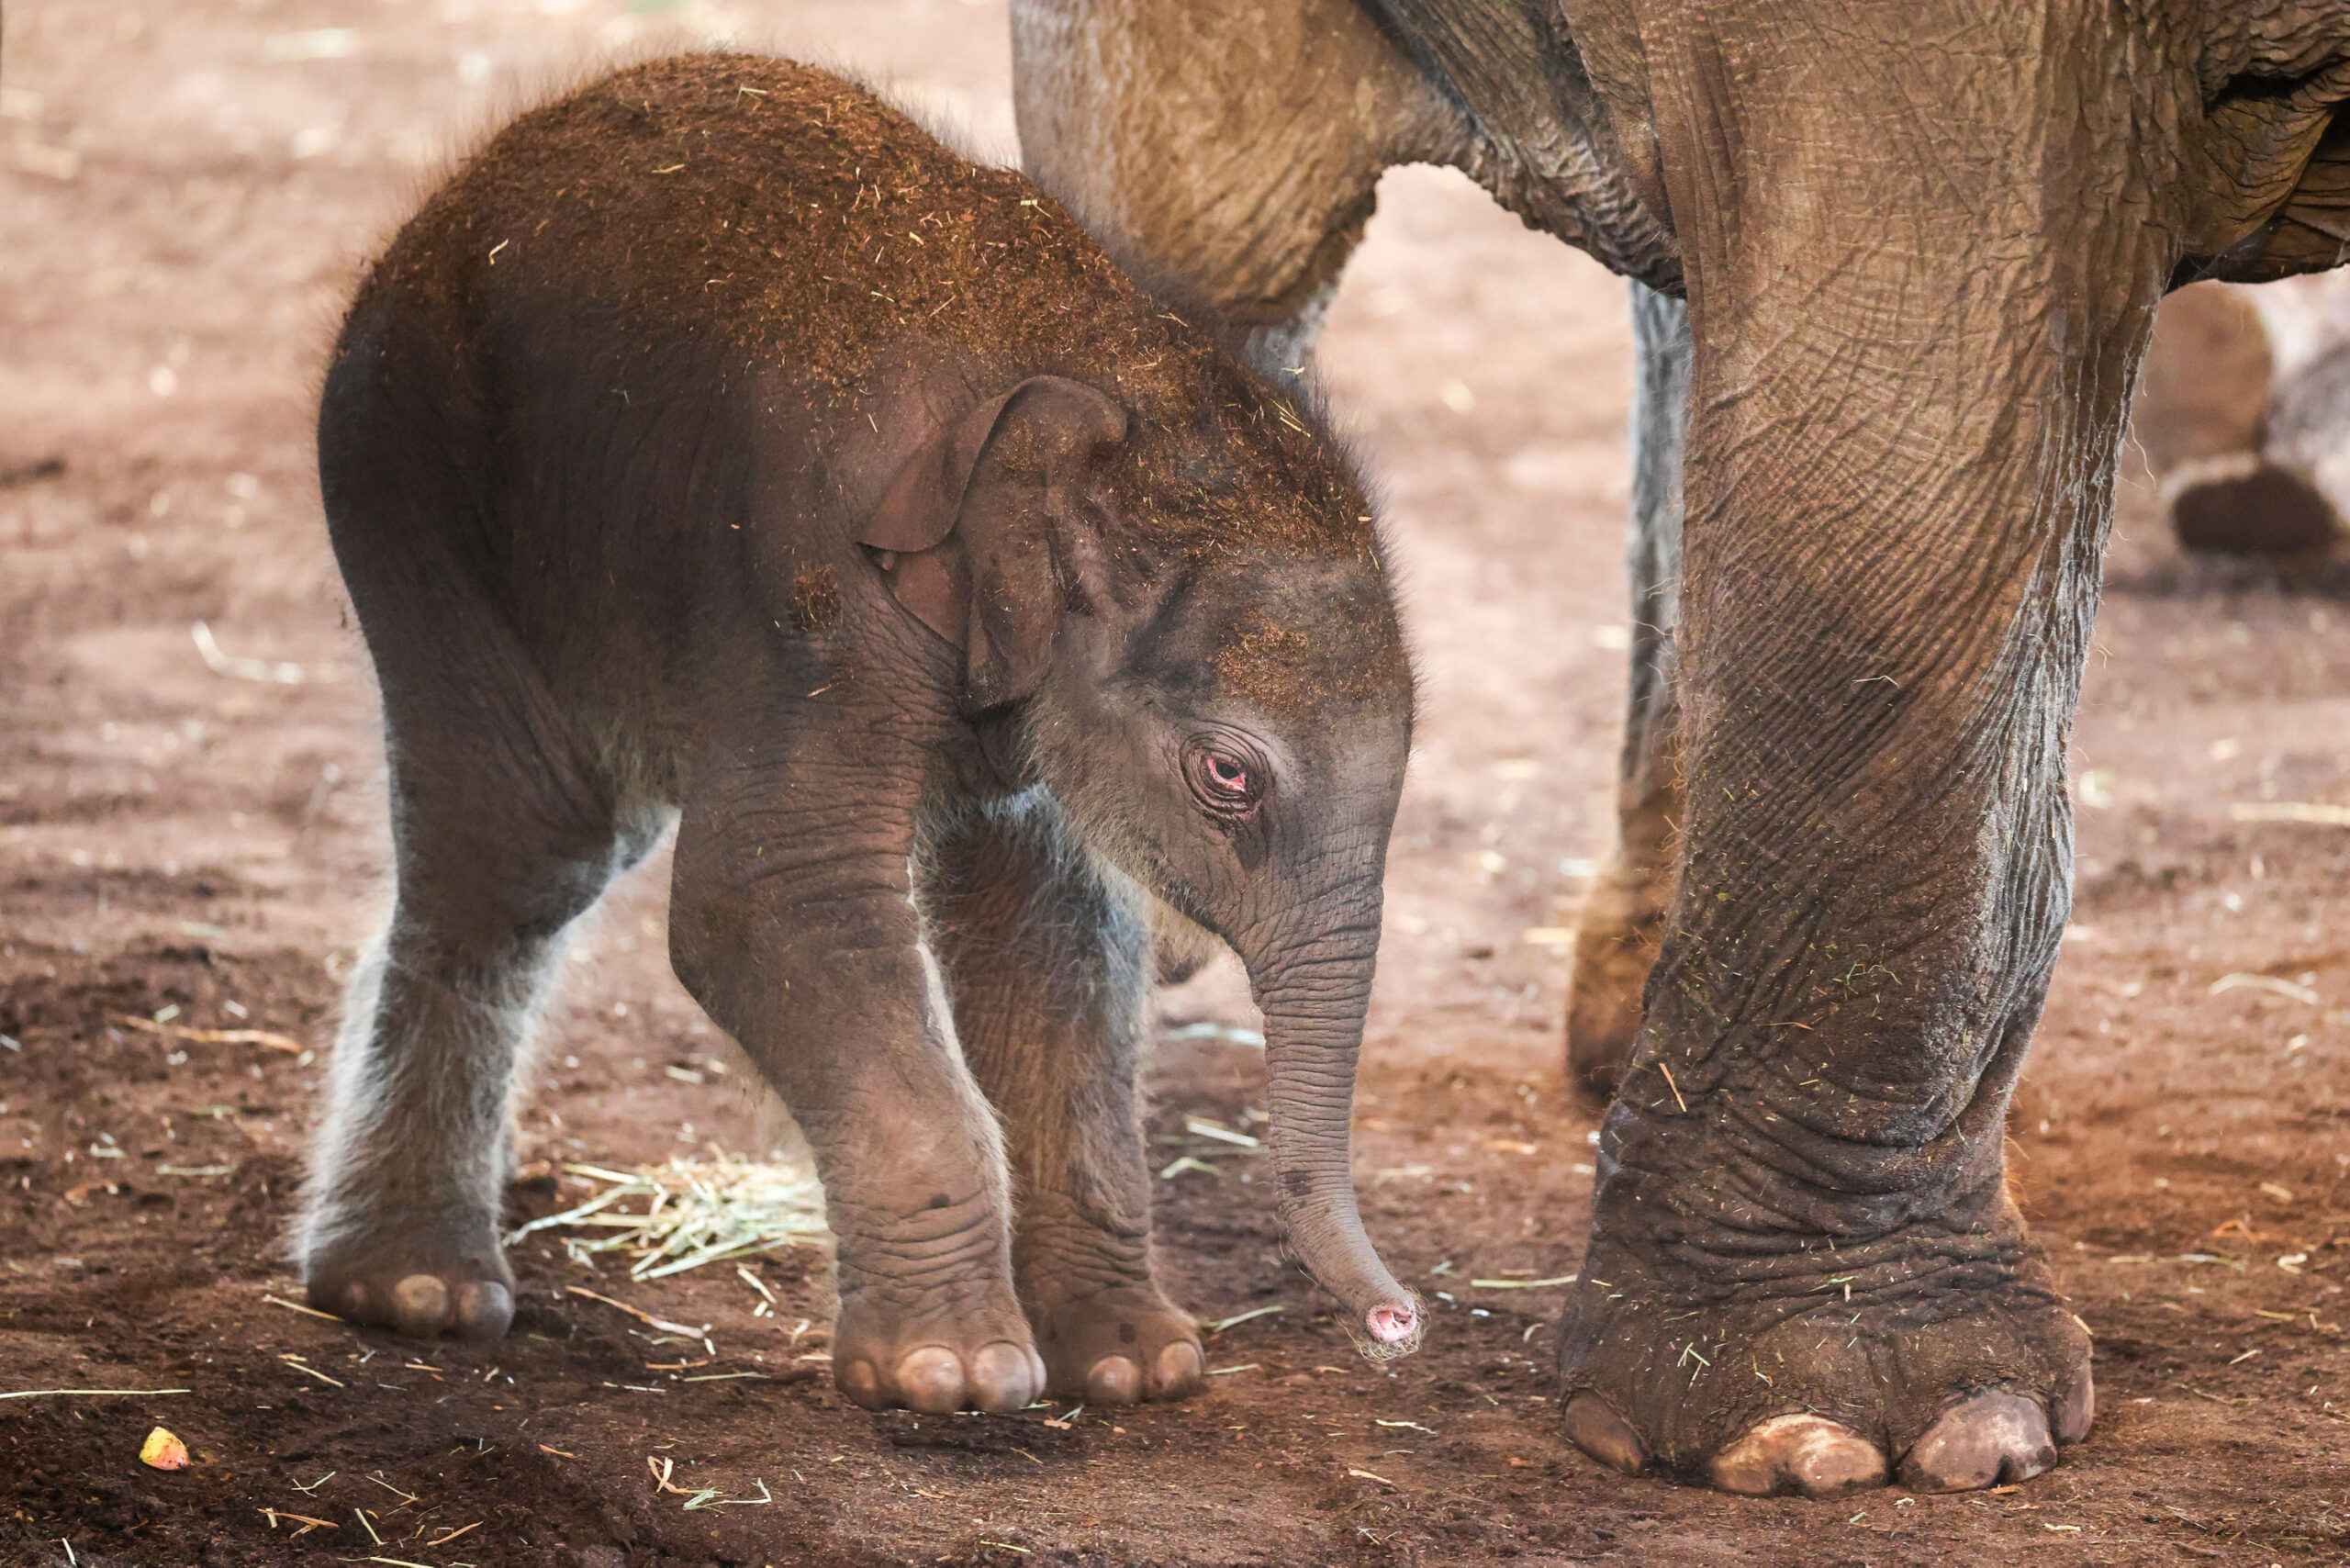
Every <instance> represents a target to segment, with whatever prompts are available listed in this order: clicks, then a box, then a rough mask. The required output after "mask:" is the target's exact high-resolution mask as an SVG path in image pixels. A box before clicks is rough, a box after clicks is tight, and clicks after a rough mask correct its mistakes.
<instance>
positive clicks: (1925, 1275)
mask: <svg viewBox="0 0 2350 1568" xmlns="http://www.w3.org/2000/svg"><path fill="white" fill-rule="evenodd" d="M1953 1240H1957V1241H1958V1245H1957V1246H1956V1247H1953V1246H1952V1245H1951V1243H1952V1242H1953ZM1972 1252H1975V1249H1974V1248H1972V1247H1969V1246H1967V1245H1966V1244H1965V1238H1947V1237H1939V1238H1929V1237H1927V1236H1924V1235H1917V1236H1912V1237H1907V1238H1883V1239H1881V1240H1880V1241H1878V1242H1875V1243H1872V1244H1868V1245H1866V1246H1864V1247H1861V1248H1857V1249H1841V1248H1840V1249H1839V1255H1840V1256H1839V1259H1838V1260H1835V1261H1832V1262H1830V1263H1829V1264H1828V1266H1827V1267H1826V1268H1821V1267H1819V1266H1818V1264H1816V1263H1815V1264H1813V1266H1811V1267H1809V1268H1807V1269H1806V1270H1804V1271H1789V1272H1785V1273H1779V1272H1777V1271H1774V1272H1773V1273H1772V1274H1771V1275H1769V1276H1766V1277H1763V1278H1760V1279H1758V1278H1756V1277H1754V1271H1752V1270H1751V1266H1747V1267H1740V1268H1738V1269H1735V1270H1731V1271H1726V1272H1725V1277H1724V1278H1723V1279H1722V1281H1721V1282H1720V1284H1719V1285H1718V1286H1717V1287H1716V1288H1714V1289H1712V1290H1707V1291H1700V1290H1695V1289H1693V1288H1692V1287H1691V1285H1690V1284H1689V1283H1688V1282H1681V1283H1679V1284H1678V1285H1677V1286H1668V1285H1665V1284H1663V1283H1662V1282H1658V1281H1656V1280H1655V1279H1654V1278H1653V1276H1651V1279H1649V1280H1643V1279H1642V1278H1641V1271H1640V1270H1639V1268H1638V1267H1637V1266H1635V1265H1633V1264H1632V1262H1631V1260H1630V1259H1628V1258H1627V1257H1623V1256H1620V1255H1619V1256H1618V1257H1617V1258H1616V1259H1615V1260H1612V1261H1608V1262H1602V1263H1600V1264H1599V1265H1598V1266H1597V1267H1596V1269H1587V1270H1586V1271H1585V1273H1584V1282H1583V1284H1582V1285H1580V1286H1578V1294H1577V1296H1576V1298H1575V1300H1574V1302H1573V1303H1572V1305H1570V1307H1569V1309H1568V1316H1567V1321H1566V1325H1565V1327H1564V1329H1563V1332H1562V1341H1563V1344H1564V1346H1565V1349H1564V1350H1563V1351H1562V1354H1561V1374H1562V1378H1563V1387H1564V1392H1565V1394H1566V1427H1567V1435H1568V1436H1569V1437H1570V1438H1571V1439H1573V1441H1574V1442H1575V1444H1576V1446H1577V1447H1579V1448H1581V1449H1582V1450H1583V1451H1584V1452H1585V1453H1587V1454H1589V1455H1591V1456H1592V1457H1593V1458H1594V1459H1595V1460H1598V1461H1599V1462H1602V1463H1604V1464H1607V1465H1611V1466H1613V1467H1614V1468H1616V1469H1617V1470H1620V1471H1623V1472H1625V1473H1628V1474H1639V1473H1645V1472H1650V1471H1658V1472H1662V1473H1672V1474H1677V1475H1681V1476H1684V1477H1687V1478H1691V1479H1703V1480H1704V1481H1705V1482H1707V1484H1711V1485H1713V1486H1715V1487H1717V1488H1718V1489H1719V1490H1721V1491H1725V1492H1737V1493H1743V1494H1746V1495H1754V1496H1766V1495H1772V1494H1774V1493H1796V1494H1799V1495H1804V1496H1807V1497H1832V1496H1838V1495H1842V1494H1844V1493H1847V1492H1852V1491H1858V1490H1861V1489H1863V1488H1867V1487H1874V1486H1882V1485H1884V1484H1886V1481H1887V1479H1888V1478H1890V1477H1893V1476H1895V1475H1898V1478H1899V1480H1900V1482H1901V1484H1903V1485H1905V1486H1908V1487H1909V1488H1911V1489H1912V1490H1915V1491H1921V1492H1964V1491H1972V1490H1975V1489H1977V1488H1980V1487H1985V1486H1996V1485H2000V1484H2005V1483H2009V1482H2015V1481H2021V1480H2024V1479H2026V1478H2028V1477H2030V1476H2034V1475H2038V1474H2040V1473H2042V1471H2045V1470H2047V1469H2049V1468H2050V1467H2051V1466H2053V1464H2054V1463H2055V1462H2056V1449H2057V1446H2058V1445H2059V1444H2064V1443H2073V1442H2077V1441H2079V1440H2080V1439H2082V1438H2083V1437H2085V1436H2087V1432H2088V1428H2089V1420H2090V1417H2091V1415H2092V1413H2093V1404H2094V1394H2093V1392H2092V1383H2091V1378H2090V1372H2089V1348H2088V1339H2087V1336H2086V1335H2085V1334H2084V1333H2083V1332H2082V1331H2081V1328H2080V1326H2079V1325H2078V1324H2077V1323H2076V1321H2075V1320H2074V1319H2073V1317H2072V1316H2071V1315H2070V1314H2069V1313H2067V1312H2066V1311H2065V1309H2064V1307H2063V1306H2062V1305H2059V1303H2058V1302H2057V1300H2056V1298H2055V1297H2054V1295H2053V1293H2051V1292H2050V1291H2049V1290H2048V1289H2047V1288H2046V1286H2045V1284H2044V1283H2042V1282H2038V1281H2037V1280H2036V1279H2034V1278H2032V1276H2036V1275H2038V1274H2039V1272H2040V1269H2039V1265H2038V1261H2037V1260H2036V1259H2030V1258H2028V1257H2011V1258H2008V1259H1997V1258H1986V1257H1982V1256H1980V1255H1979V1254H1978V1255H1977V1256H1975V1257H1973V1258H1968V1257H1966V1256H1965V1255H1966V1254H1968V1253H1972ZM1905 1253H1906V1254H1908V1255H1909V1256H1908V1260H1907V1261H1904V1260H1902V1255H1903V1254H1905ZM1863 1255H1865V1258H1866V1261H1863V1260H1862V1259H1863ZM1741 1263H1742V1264H1746V1265H1751V1260H1741ZM2002 1275H2004V1276H2005V1277H2004V1278H2002V1277H2000V1276H2002ZM1595 1276H1597V1277H1595ZM1733 1276H1734V1277H1733ZM1847 1283H1851V1284H1853V1285H1855V1286H1856V1287H1858V1288H1856V1289H1855V1291H1854V1294H1853V1296H1852V1300H1851V1302H1849V1303H1847V1302H1846V1301H1845V1299H1844V1297H1843V1287H1844V1285H1845V1284H1847Z"/></svg>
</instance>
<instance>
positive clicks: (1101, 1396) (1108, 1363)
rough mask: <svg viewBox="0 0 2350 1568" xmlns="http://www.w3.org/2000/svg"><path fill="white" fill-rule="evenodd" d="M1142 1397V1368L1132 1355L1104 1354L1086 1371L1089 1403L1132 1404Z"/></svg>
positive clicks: (1086, 1392)
mask: <svg viewBox="0 0 2350 1568" xmlns="http://www.w3.org/2000/svg"><path fill="white" fill-rule="evenodd" d="M1141 1397H1142V1368H1140V1367H1138V1366H1136V1365H1135V1363H1134V1359H1133V1358H1132V1357H1130V1356H1104V1357H1102V1359H1101V1360H1100V1361H1096V1362H1094V1363H1093V1365H1092V1366H1091V1368H1090V1369H1088V1370H1087V1372H1086V1374H1085V1398H1086V1402H1087V1403H1088V1404H1091V1405H1132V1404H1134V1403H1135V1402H1136V1400H1139V1399H1140V1398H1141Z"/></svg>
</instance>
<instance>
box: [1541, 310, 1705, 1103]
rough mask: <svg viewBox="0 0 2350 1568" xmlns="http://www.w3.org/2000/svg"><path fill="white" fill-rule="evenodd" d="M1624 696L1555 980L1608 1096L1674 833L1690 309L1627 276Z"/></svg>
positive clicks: (1650, 947)
mask: <svg viewBox="0 0 2350 1568" xmlns="http://www.w3.org/2000/svg"><path fill="white" fill-rule="evenodd" d="M1632 345H1633V349H1634V353H1635V364H1636V365H1637V367H1638V368H1637V372H1636V379H1635V381H1634V383H1633V391H1632V516H1631V526H1630V529H1629V530H1628V534H1627V539H1626V555H1627V558H1628V559H1627V565H1628V567H1629V568H1630V572H1629V576H1630V579H1631V589H1632V596H1631V598H1632V602H1631V611H1632V656H1631V689H1630V701H1629V704H1628V708H1627V710H1626V712H1625V715H1624V752H1623V759H1622V764H1621V767H1620V771H1619V772H1618V774H1617V785H1616V820H1617V839H1616V852H1615V854H1614V855H1613V856H1612V857H1610V858H1609V859H1608V861H1607V863H1606V866H1605V867H1604V868H1602V869H1601V871H1600V873H1599V879H1598V882H1597V885H1596V886H1595V887H1594V888H1593V889H1592V893H1591V900H1590V902H1588V903H1587V904H1586V905H1585V906H1584V908H1583V917H1582V919H1581V921H1580V922H1579V923H1578V924H1577V927H1576V932H1575V951H1574V968H1573V970H1572V977H1571V979H1570V980H1569V982H1568V987H1567V1076H1568V1079H1569V1081H1572V1082H1573V1083H1575V1084H1577V1085H1579V1086H1580V1087H1581V1088H1582V1089H1583V1091H1584V1092H1586V1093H1588V1094H1590V1095H1592V1096H1593V1097H1595V1099H1598V1100H1600V1101H1603V1102H1604V1101H1606V1099H1607V1098H1608V1097H1609V1096H1610V1095H1612V1094H1614V1093H1615V1092H1616V1085H1617V1082H1618V1081H1619V1080H1620V1079H1621V1078H1622V1077H1623V1072H1624V1062H1625V1059H1626V1058H1628V1057H1629V1056H1630V1055H1631V1054H1632V1040H1633V1037H1634V1036H1636V1035H1638V1034H1639V1028H1640V1006H1641V1002H1640V995H1641V991H1642V990H1643V989H1644V988H1645V987H1646V985H1647V983H1648V978H1649V966H1650V965H1651V964H1652V963H1653V962H1654V961H1655V959H1656V951H1657V945H1658V943H1659V942H1660V941H1661V940H1662V937H1663V935H1664V911H1665V906H1666V905H1667V904H1668V903H1669V902H1672V898H1673V870H1674V861H1675V858H1676V856H1677V854H1678V850H1679V847H1680V837H1679V835H1680V830H1681V812H1682V804H1681V710H1680V705H1679V703H1678V701H1677V700H1676V699H1675V697H1674V694H1673V623H1674V622H1676V621H1677V620H1678V619H1679V617H1680V596H1681V508H1682V501H1681V452H1682V446H1683V443H1684V440H1685V437H1686V434H1687V430H1688V419H1689V412H1688V411H1689V312H1688V308H1687V307H1685V306H1684V305H1683V304H1682V302H1681V301H1679V300H1677V299H1673V298H1671V297H1667V296H1665V295H1662V294H1659V293H1657V292H1656V291H1655V290H1653V289H1651V288H1649V287H1647V286H1644V285H1641V284H1638V283H1635V284H1633V285H1632Z"/></svg>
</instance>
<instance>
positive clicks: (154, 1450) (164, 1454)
mask: <svg viewBox="0 0 2350 1568" xmlns="http://www.w3.org/2000/svg"><path fill="white" fill-rule="evenodd" d="M139 1462H140V1463H141V1464H143V1465H146V1466H148V1467H149V1468H150V1469H153V1470H185V1469H186V1468H187V1445H186V1444H185V1443H184V1442H182V1441H180V1440H179V1439H177V1438H175V1437H173V1436H172V1434H171V1433H169V1432H167V1431H165V1430H164V1429H163V1428H161V1427H158V1428H155V1429H154V1430H153V1431H151V1432H150V1433H148V1434H147V1440H146V1441H145V1442H143V1443H141V1444H140V1445H139Z"/></svg>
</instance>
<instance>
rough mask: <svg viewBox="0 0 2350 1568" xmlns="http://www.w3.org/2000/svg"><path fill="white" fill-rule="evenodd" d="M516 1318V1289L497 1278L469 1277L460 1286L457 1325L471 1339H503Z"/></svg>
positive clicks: (458, 1330) (458, 1329) (458, 1290)
mask: <svg viewBox="0 0 2350 1568" xmlns="http://www.w3.org/2000/svg"><path fill="white" fill-rule="evenodd" d="M513 1321H514V1293H513V1292H511V1291H509V1290H508V1289H507V1288H506V1287H505V1286H504V1285H501V1284H499V1283H498V1282H497V1281H495V1280H468V1281H466V1282H464V1284H462V1285H459V1286H458V1287H457V1316H456V1318H455V1324H454V1326H455V1327H456V1330H457V1332H458V1333H460V1334H462V1335H464V1337H465V1338H468V1339H502V1338H505V1337H506V1329H507V1327H508V1326H509V1324H511V1323H512V1322H513Z"/></svg>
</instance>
